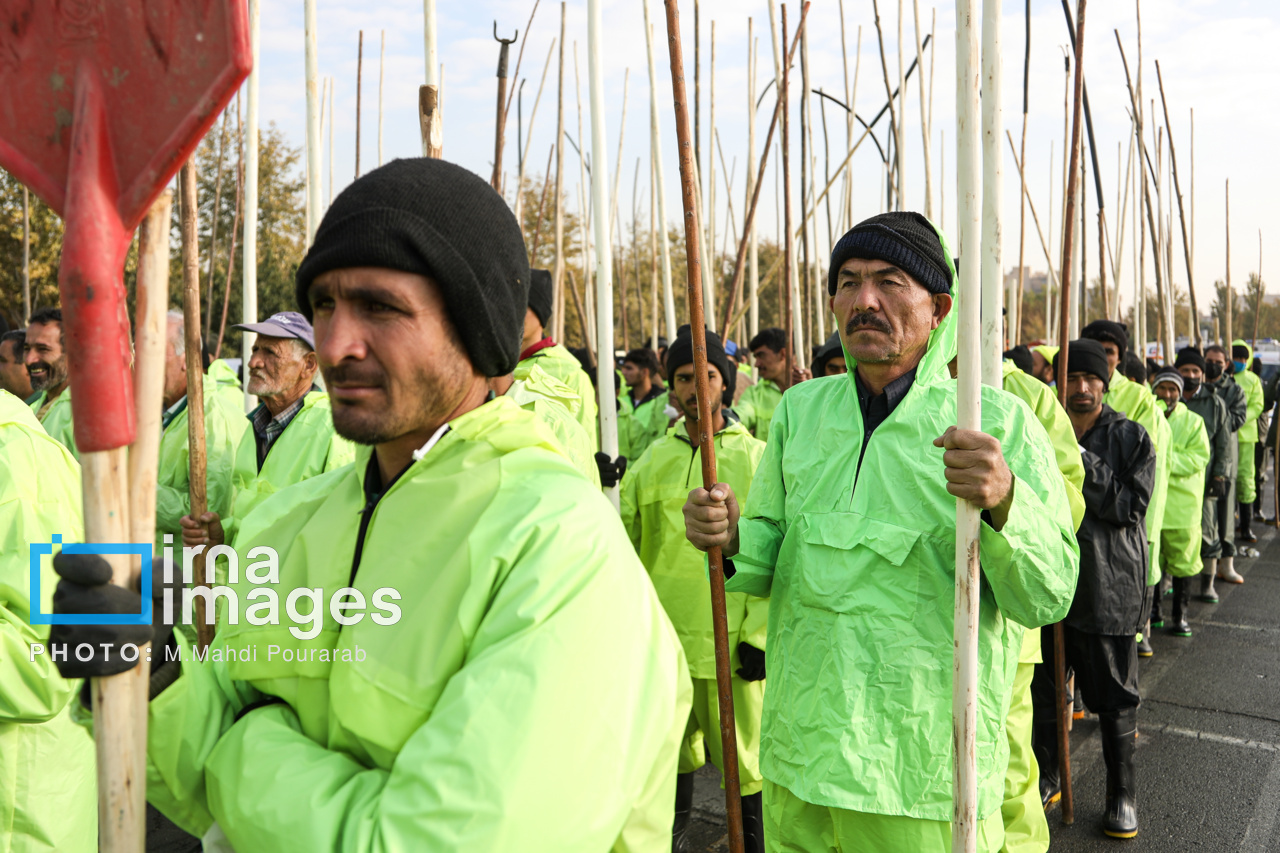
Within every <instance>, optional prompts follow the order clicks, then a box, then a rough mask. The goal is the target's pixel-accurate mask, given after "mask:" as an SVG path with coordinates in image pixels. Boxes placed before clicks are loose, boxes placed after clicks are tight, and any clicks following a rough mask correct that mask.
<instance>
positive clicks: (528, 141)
mask: <svg viewBox="0 0 1280 853" xmlns="http://www.w3.org/2000/svg"><path fill="white" fill-rule="evenodd" d="M562 44H564V39H560V38H553V39H552V40H551V47H550V48H548V49H547V61H546V62H544V63H543V64H542V79H541V80H539V81H538V95H537V97H535V98H534V99H533V112H531V113H530V114H529V131H528V135H527V136H526V137H525V142H524V148H523V149H521V151H520V176H519V180H518V181H516V186H518V187H519V190H517V192H516V221H517V222H519V223H520V227H521V228H524V216H523V213H524V175H525V171H524V164H525V163H527V162H528V161H529V149H530V148H531V147H532V146H533V123H534V121H535V120H536V119H537V118H538V104H540V103H542V88H543V86H545V85H546V83H547V71H548V70H549V69H550V68H551V57H552V56H553V55H554V54H555V51H556V45H562ZM560 54H561V61H560V92H559V94H560V102H559V115H558V117H557V121H563V119H564V115H563V112H564V51H563V50H561V51H560ZM557 129H558V130H560V131H561V133H560V134H559V135H561V136H563V135H564V134H563V130H564V128H563V127H561V126H559V125H557ZM543 180H544V181H545V180H546V176H545V175H544V176H543Z"/></svg>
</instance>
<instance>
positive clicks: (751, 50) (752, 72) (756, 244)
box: [729, 0, 849, 345]
mask: <svg viewBox="0 0 1280 853" xmlns="http://www.w3.org/2000/svg"><path fill="white" fill-rule="evenodd" d="M843 2H844V0H841V8H840V21H841V30H840V39H841V44H842V45H843V42H844V5H843ZM753 32H754V21H753V20H752V19H751V18H747V196H746V199H745V201H744V206H743V208H742V215H743V220H742V228H743V233H744V234H747V240H748V243H747V287H748V288H749V290H750V293H751V298H750V300H749V301H748V305H749V308H748V313H747V331H748V334H749V337H748V340H746V341H743V344H744V345H745V344H747V343H749V342H750V339H751V338H754V337H755V336H756V335H758V334H759V333H760V294H759V289H760V240H759V235H758V234H757V232H756V224H755V220H754V219H753V220H752V221H751V223H750V224H749V225H748V223H747V220H746V211H747V207H749V206H750V205H751V199H752V197H753V196H754V195H755V189H756V183H757V178H756V169H757V168H758V167H757V163H758V161H759V160H760V159H761V158H760V156H759V152H758V151H757V149H756V68H757V67H758V65H759V62H760V60H759V50H758V43H757V40H756V38H755V36H754V34H753ZM848 64H849V62H848V58H847V57H846V59H845V66H846V69H847V67H848ZM729 298H730V299H731V300H732V299H736V298H737V293H736V291H733V289H732V287H731V295H730V297H729Z"/></svg>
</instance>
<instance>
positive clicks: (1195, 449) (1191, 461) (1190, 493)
mask: <svg viewBox="0 0 1280 853" xmlns="http://www.w3.org/2000/svg"><path fill="white" fill-rule="evenodd" d="M1152 387H1153V389H1154V390H1155V392H1156V396H1157V397H1159V398H1160V399H1161V400H1162V401H1163V402H1164V404H1165V405H1166V406H1168V407H1169V408H1168V410H1167V412H1166V414H1165V417H1166V418H1168V420H1169V429H1170V430H1171V431H1172V433H1173V444H1172V445H1171V446H1172V452H1171V453H1170V454H1169V499H1168V502H1167V503H1166V504H1165V507H1166V508H1165V520H1166V522H1167V523H1166V524H1165V527H1164V529H1163V530H1162V531H1160V538H1161V540H1162V541H1161V548H1160V560H1161V564H1162V565H1161V568H1162V569H1163V570H1164V571H1166V572H1168V573H1169V575H1170V576H1172V577H1173V620H1172V624H1171V625H1170V626H1169V631H1170V633H1172V634H1174V635H1176V636H1179V637H1190V636H1191V626H1190V625H1188V624H1187V607H1188V605H1189V604H1190V602H1191V579H1192V578H1193V577H1195V576H1196V575H1198V574H1200V570H1201V569H1203V568H1204V563H1203V562H1202V561H1201V559H1200V545H1201V541H1202V529H1201V523H1202V517H1201V516H1202V513H1203V512H1204V481H1205V474H1206V472H1207V471H1208V469H1209V459H1210V455H1211V453H1210V448H1209V434H1208V432H1206V431H1205V428H1204V419H1203V418H1201V417H1200V416H1199V415H1197V414H1196V413H1195V412H1193V411H1191V410H1190V409H1188V408H1187V407H1186V406H1184V405H1182V402H1181V401H1182V389H1183V387H1184V380H1183V378H1182V374H1181V373H1179V372H1178V369H1177V368H1176V367H1166V368H1164V369H1163V370H1161V371H1160V372H1159V373H1157V374H1156V375H1155V381H1154V383H1153V386H1152ZM1159 607H1160V595H1159V593H1158V592H1157V595H1156V597H1155V607H1154V610H1158V609H1159ZM1153 616H1154V613H1153ZM1161 621H1163V620H1161Z"/></svg>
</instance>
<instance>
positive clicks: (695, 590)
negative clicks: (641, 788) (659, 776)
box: [620, 326, 769, 853]
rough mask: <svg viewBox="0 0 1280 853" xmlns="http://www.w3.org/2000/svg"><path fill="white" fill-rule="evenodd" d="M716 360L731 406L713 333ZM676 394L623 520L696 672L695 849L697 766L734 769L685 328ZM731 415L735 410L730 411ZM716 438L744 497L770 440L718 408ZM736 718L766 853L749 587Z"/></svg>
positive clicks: (763, 621) (758, 679) (689, 742)
mask: <svg viewBox="0 0 1280 853" xmlns="http://www.w3.org/2000/svg"><path fill="white" fill-rule="evenodd" d="M707 360H708V362H709V365H708V374H709V376H708V379H709V387H710V389H711V399H713V400H715V401H716V402H717V403H719V404H721V405H723V404H725V403H727V402H728V401H729V400H732V399H733V387H734V380H735V379H736V377H735V375H734V374H735V373H736V371H735V369H734V367H733V365H732V364H731V363H730V361H729V357H728V355H726V353H725V351H724V347H723V346H721V344H720V337H719V335H717V334H716V333H715V332H711V331H708V332H707ZM666 366H667V376H668V377H670V379H671V394H670V397H671V400H672V402H674V403H676V404H677V405H678V406H679V407H680V410H681V411H682V412H683V413H684V420H683V421H682V422H680V423H677V424H676V425H675V426H673V427H671V429H670V430H668V432H667V434H666V435H664V436H663V437H662V438H660V439H658V440H657V441H656V442H654V443H653V444H652V445H650V446H649V449H648V451H647V452H646V453H645V454H644V455H642V456H641V457H640V458H639V459H637V460H636V461H635V462H633V463H632V464H631V466H630V467H629V468H627V473H626V475H625V476H624V477H623V478H622V488H621V495H620V497H621V503H622V522H623V524H625V525H626V527H627V533H628V534H630V536H631V542H632V544H633V545H635V547H636V551H637V552H638V553H639V554H640V561H641V562H642V563H644V567H645V568H646V569H648V570H649V577H650V578H652V580H653V585H654V588H655V589H657V591H658V598H659V599H660V600H661V601H662V606H663V607H664V608H665V609H666V611H667V615H668V616H670V617H671V621H672V623H674V624H675V626H676V633H677V634H679V635H680V642H681V643H682V644H683V645H684V653H685V657H686V658H687V659H688V661H689V674H690V675H691V676H693V697H694V698H693V713H692V714H691V715H690V716H689V727H688V730H687V731H686V733H685V741H684V744H683V746H682V748H681V750H680V775H679V776H678V777H677V781H676V823H675V828H674V830H673V834H672V845H671V849H672V850H673V851H676V853H684V851H686V850H687V849H688V839H687V837H686V833H687V832H688V829H689V818H690V814H691V810H692V808H693V771H695V770H697V769H698V768H699V767H701V766H702V765H703V764H704V763H705V759H704V758H703V755H704V752H703V747H704V744H705V747H706V751H707V752H709V753H710V754H711V763H712V764H714V765H715V766H716V767H718V768H721V770H722V771H723V768H724V756H723V754H722V744H721V740H720V709H719V705H718V695H717V691H716V653H715V640H714V638H713V635H712V629H711V586H710V584H708V583H707V574H706V560H705V559H704V558H703V557H702V555H701V554H700V553H698V551H697V549H696V548H694V547H693V546H692V545H690V544H689V541H688V540H687V539H685V536H684V516H683V514H682V512H681V507H683V506H684V501H685V497H686V496H687V495H688V494H689V490H690V489H691V488H693V487H694V486H696V485H697V484H698V483H699V482H700V481H701V478H702V462H701V456H700V452H699V449H698V444H697V442H698V434H699V432H698V403H697V398H696V397H695V392H694V386H695V381H696V377H695V373H694V369H693V339H692V337H691V336H690V331H689V327H688V326H682V327H681V328H680V333H679V334H678V335H677V336H676V339H675V341H674V342H673V343H672V344H671V346H670V348H669V349H668V350H667V365H666ZM726 414H727V416H726ZM714 420H715V426H714V428H713V433H712V434H713V436H714V439H713V440H714V442H715V450H716V454H715V455H716V471H717V472H718V474H717V476H718V477H719V478H720V479H721V480H722V481H724V482H726V483H729V484H730V485H732V486H733V487H734V489H735V491H736V492H737V493H738V494H740V495H742V496H743V497H744V498H745V497H746V495H747V493H748V492H749V491H750V489H751V478H752V477H754V476H755V473H756V466H757V465H758V464H759V463H760V457H761V455H763V453H764V442H763V441H758V440H756V439H754V438H752V437H751V433H749V432H747V430H746V428H745V427H744V426H743V425H742V424H740V423H738V422H737V420H736V419H735V418H734V417H733V416H732V413H731V412H730V410H729V409H723V410H721V408H720V406H716V409H715V417H714ZM725 598H726V612H727V616H728V631H729V655H730V664H729V665H730V668H731V669H732V670H733V671H734V672H735V674H734V675H733V676H732V680H733V717H734V725H735V728H736V730H737V746H738V781H739V786H740V789H741V794H742V823H743V828H744V838H745V839H746V848H745V849H746V851H747V853H764V827H763V824H762V812H761V796H760V787H761V784H762V783H763V779H762V778H761V776H760V706H761V703H762V702H763V700H764V677H765V666H764V647H765V631H766V628H767V626H768V612H769V602H768V601H767V600H766V599H761V598H756V597H755V596H751V595H744V594H742V593H730V594H728V595H727V596H726V597H725Z"/></svg>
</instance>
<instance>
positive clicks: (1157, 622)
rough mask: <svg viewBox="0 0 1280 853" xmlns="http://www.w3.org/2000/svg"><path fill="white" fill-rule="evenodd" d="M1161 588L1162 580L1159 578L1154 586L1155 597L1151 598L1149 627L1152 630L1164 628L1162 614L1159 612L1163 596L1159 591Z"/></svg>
mask: <svg viewBox="0 0 1280 853" xmlns="http://www.w3.org/2000/svg"><path fill="white" fill-rule="evenodd" d="M1163 587H1164V579H1163V578H1161V580H1160V583H1158V584H1156V589H1155V595H1153V596H1151V627H1152V628H1163V627H1164V613H1163V612H1161V602H1162V601H1163V599H1164V596H1163V595H1162V594H1161V590H1162V589H1163Z"/></svg>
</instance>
